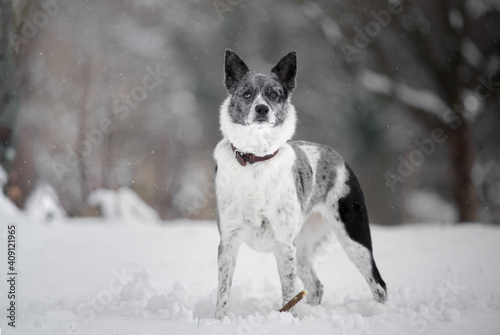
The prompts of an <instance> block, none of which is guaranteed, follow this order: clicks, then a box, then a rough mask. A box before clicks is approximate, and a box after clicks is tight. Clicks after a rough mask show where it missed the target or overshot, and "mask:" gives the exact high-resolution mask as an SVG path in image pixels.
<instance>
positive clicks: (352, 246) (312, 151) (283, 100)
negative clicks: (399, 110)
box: [214, 50, 387, 319]
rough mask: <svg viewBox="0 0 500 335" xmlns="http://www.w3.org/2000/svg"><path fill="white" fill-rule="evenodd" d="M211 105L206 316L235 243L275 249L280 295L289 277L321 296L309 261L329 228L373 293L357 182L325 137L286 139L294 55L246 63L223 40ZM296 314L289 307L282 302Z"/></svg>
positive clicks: (224, 282) (221, 305) (377, 293)
mask: <svg viewBox="0 0 500 335" xmlns="http://www.w3.org/2000/svg"><path fill="white" fill-rule="evenodd" d="M224 71H225V78H224V84H225V86H226V88H227V91H228V93H229V96H228V97H227V98H226V100H225V101H224V102H223V104H222V106H221V108H220V129H221V132H222V136H223V139H222V140H221V141H220V142H219V143H218V144H217V146H216V148H215V151H214V158H215V161H216V174H215V190H216V204H217V205H216V207H217V208H216V221H217V226H218V230H219V235H220V244H219V249H218V266H219V269H218V270H219V271H218V291H217V304H216V310H215V317H216V318H218V319H221V318H223V317H224V316H225V315H227V313H228V300H229V292H230V288H231V282H232V277H233V273H234V269H235V265H236V258H237V254H238V249H239V247H240V245H241V244H242V243H246V244H247V245H249V246H250V247H251V248H253V249H255V250H258V251H263V252H272V253H274V256H275V257H276V261H277V265H278V272H279V276H280V281H281V290H282V297H283V304H285V303H286V302H288V301H289V300H290V299H291V298H293V297H294V296H295V294H296V293H297V292H296V289H295V285H296V277H297V276H298V277H299V279H301V281H302V283H303V285H304V287H305V289H306V290H307V291H308V292H309V295H308V296H307V302H308V303H309V304H313V305H316V304H319V303H321V298H322V295H323V284H322V283H321V282H320V281H319V279H318V276H317V275H316V272H315V269H314V266H313V264H314V258H315V255H316V254H317V252H318V250H319V249H320V248H321V246H322V245H324V244H325V243H329V241H330V240H331V239H330V237H331V236H332V232H333V233H334V234H335V235H336V236H337V238H338V240H339V242H340V244H341V245H342V247H343V249H344V250H345V252H346V253H347V255H348V257H349V259H350V260H351V261H352V262H353V263H354V264H355V266H356V267H357V268H358V270H359V271H360V272H361V274H362V275H363V277H364V278H365V280H366V281H367V282H368V285H369V287H370V289H371V291H372V294H373V297H374V299H375V300H376V301H378V302H381V303H383V302H385V301H386V300H387V289H386V284H385V282H384V280H383V279H382V277H381V275H380V273H379V270H378V268H377V266H376V264H375V260H374V258H373V252H372V241H371V236H370V227H369V224H368V223H369V222H368V213H367V209H366V205H365V201H364V196H363V192H362V190H361V187H360V184H359V182H358V180H357V178H356V176H355V174H354V173H353V171H352V170H351V168H350V167H349V166H348V165H347V164H346V163H345V162H344V160H343V159H342V157H341V156H340V155H339V154H338V153H337V152H335V151H334V150H333V149H331V148H330V147H328V146H325V145H321V144H316V143H312V142H305V141H291V138H292V136H293V135H294V132H295V126H296V123H297V117H296V111H295V108H294V106H293V105H292V104H291V94H292V91H293V90H294V88H295V79H296V72H297V56H296V53H295V52H290V53H288V54H287V55H286V56H284V57H283V58H282V59H281V60H280V61H279V62H278V63H277V64H276V66H274V68H273V69H272V70H271V73H270V74H253V73H250V71H249V69H248V67H247V65H246V64H245V63H244V61H243V60H242V59H241V58H240V57H239V56H238V55H237V54H236V53H235V52H234V51H232V50H226V52H225V67H224ZM291 312H292V314H293V315H294V316H296V310H295V308H293V309H292V310H291Z"/></svg>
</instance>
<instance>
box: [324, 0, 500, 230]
mask: <svg viewBox="0 0 500 335" xmlns="http://www.w3.org/2000/svg"><path fill="white" fill-rule="evenodd" d="M323 8H324V10H325V12H327V13H329V15H330V16H331V17H332V18H334V20H335V21H336V22H337V23H338V24H339V25H340V27H341V29H342V32H343V34H344V38H343V40H342V42H340V43H339V44H338V45H337V52H338V61H339V62H340V63H344V64H345V65H346V66H352V67H353V68H354V69H356V70H357V77H358V79H359V81H360V82H362V83H363V84H364V86H365V88H367V89H368V90H369V91H372V92H374V93H377V94H381V95H384V96H386V97H388V98H389V99H390V100H391V101H392V104H395V105H397V106H398V107H399V108H400V109H401V110H402V111H406V112H407V113H409V114H410V115H411V116H412V117H413V118H414V119H415V120H416V121H417V122H418V124H419V125H420V126H421V127H422V128H423V129H425V131H426V132H427V137H426V138H425V139H424V140H422V141H420V142H419V144H417V143H416V142H415V143H412V146H413V148H414V151H412V152H411V153H410V156H409V157H407V159H406V160H405V162H404V163H403V162H402V163H401V164H402V165H400V166H399V167H398V172H396V171H392V172H388V173H387V174H386V180H387V182H388V183H389V184H390V185H391V187H394V186H395V185H398V183H403V182H404V181H405V180H406V178H407V177H408V176H409V175H410V174H411V171H412V170H415V168H417V167H418V166H420V165H421V164H423V161H424V160H425V157H426V156H427V157H428V156H430V155H433V154H434V153H435V152H436V148H435V146H436V145H437V144H439V143H440V141H442V142H441V143H446V145H447V146H448V148H449V150H448V165H449V168H450V172H451V177H452V178H451V185H450V188H451V190H452V193H453V199H454V202H455V204H456V208H457V210H458V214H459V221H461V222H472V221H476V220H477V219H478V216H477V214H478V209H479V206H480V200H479V194H478V189H477V185H476V184H475V183H474V180H473V175H472V168H473V166H474V164H475V163H476V160H477V152H476V143H475V141H476V137H477V133H475V122H476V120H478V119H479V118H480V115H481V114H483V113H486V112H487V111H488V110H492V109H493V110H494V109H498V103H499V100H498V97H499V95H498V92H499V87H500V80H499V77H498V73H499V70H500V58H499V50H500V46H499V42H500V12H498V10H496V9H495V8H494V7H492V8H490V7H489V5H488V3H487V2H482V1H478V2H475V1H465V0H456V1H446V0H439V1H419V2H407V1H397V0H396V1H368V0H360V1H357V2H348V1H343V0H341V1H334V2H328V3H326V2H324V1H323ZM436 137H437V138H439V139H438V140H436ZM431 142H433V143H431ZM415 145H416V147H415ZM424 145H426V147H424ZM418 151H420V152H418ZM412 153H413V157H412V156H411V154H412ZM401 171H404V172H405V173H402V172H401ZM398 186H400V185H398Z"/></svg>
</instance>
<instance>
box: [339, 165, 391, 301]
mask: <svg viewBox="0 0 500 335" xmlns="http://www.w3.org/2000/svg"><path fill="white" fill-rule="evenodd" d="M346 168H347V173H348V178H347V180H346V184H347V186H348V187H349V192H348V193H347V194H346V195H345V196H344V197H342V198H340V199H339V200H338V203H334V204H333V209H334V216H335V219H336V221H337V222H338V225H337V227H336V229H335V232H336V234H337V237H338V240H339V242H340V244H341V245H342V247H343V248H344V250H345V252H346V253H347V256H348V257H349V259H350V260H351V261H352V262H353V263H354V265H356V267H357V268H358V270H359V271H360V272H361V274H362V275H363V276H364V278H365V279H366V281H367V282H368V285H369V286H370V289H371V291H372V294H373V298H374V299H375V300H376V301H378V302H382V303H383V302H385V301H387V289H386V285H385V282H384V280H383V279H382V277H381V276H380V273H379V271H378V268H377V265H376V264H375V259H374V258H373V251H372V241H371V235H370V226H369V220H368V212H367V210H366V205H365V200H364V196H363V192H362V190H361V186H360V185H359V182H358V180H357V178H356V176H355V175H354V173H353V172H352V170H351V169H350V168H349V166H347V165H346Z"/></svg>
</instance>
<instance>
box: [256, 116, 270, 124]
mask: <svg viewBox="0 0 500 335" xmlns="http://www.w3.org/2000/svg"><path fill="white" fill-rule="evenodd" d="M253 122H254V123H269V118H268V117H267V116H258V117H256V118H255V120H254V121H253Z"/></svg>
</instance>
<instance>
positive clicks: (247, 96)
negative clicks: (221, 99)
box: [243, 92, 252, 99]
mask: <svg viewBox="0 0 500 335" xmlns="http://www.w3.org/2000/svg"><path fill="white" fill-rule="evenodd" d="M243 97H244V98H245V99H250V98H251V97H252V94H251V93H250V92H246V93H244V94H243Z"/></svg>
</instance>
